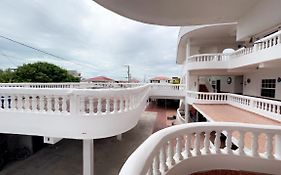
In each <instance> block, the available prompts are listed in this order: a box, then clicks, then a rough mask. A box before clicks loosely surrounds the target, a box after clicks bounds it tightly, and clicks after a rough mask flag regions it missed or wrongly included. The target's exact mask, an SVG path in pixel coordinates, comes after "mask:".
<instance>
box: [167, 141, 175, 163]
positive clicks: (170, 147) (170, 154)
mask: <svg viewBox="0 0 281 175" xmlns="http://www.w3.org/2000/svg"><path fill="white" fill-rule="evenodd" d="M168 162H169V163H170V164H171V165H172V166H173V165H175V159H174V147H173V145H172V143H171V141H168Z"/></svg>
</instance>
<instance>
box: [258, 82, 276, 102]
mask: <svg viewBox="0 0 281 175" xmlns="http://www.w3.org/2000/svg"><path fill="white" fill-rule="evenodd" d="M275 88H276V79H262V82H261V96H262V97H269V98H275Z"/></svg>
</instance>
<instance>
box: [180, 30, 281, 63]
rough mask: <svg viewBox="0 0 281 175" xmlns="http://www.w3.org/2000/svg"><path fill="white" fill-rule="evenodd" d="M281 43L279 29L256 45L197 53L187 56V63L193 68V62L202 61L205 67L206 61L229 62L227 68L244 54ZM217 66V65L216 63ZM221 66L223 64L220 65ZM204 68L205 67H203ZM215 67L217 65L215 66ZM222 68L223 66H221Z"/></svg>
mask: <svg viewBox="0 0 281 175" xmlns="http://www.w3.org/2000/svg"><path fill="white" fill-rule="evenodd" d="M280 44H281V31H278V32H276V33H273V34H271V35H269V36H267V37H264V38H262V39H260V40H258V41H256V42H255V43H254V46H252V47H247V48H241V49H238V50H236V51H234V52H233V53H210V54H197V55H192V56H190V57H188V58H186V60H187V61H186V62H185V64H190V65H188V66H187V67H186V68H187V69H188V68H193V63H202V66H204V68H209V67H205V66H210V65H206V64H204V63H206V62H208V63H219V62H224V61H226V62H228V64H224V66H225V68H226V69H227V68H229V66H231V65H232V64H231V61H232V60H235V59H238V58H240V57H242V56H246V55H249V54H253V53H259V52H260V51H262V50H265V49H270V48H273V47H275V46H277V45H280ZM214 66H216V65H214ZM220 66H221V65H220ZM202 68H203V67H202ZM214 68H215V67H214ZM220 68H221V67H220Z"/></svg>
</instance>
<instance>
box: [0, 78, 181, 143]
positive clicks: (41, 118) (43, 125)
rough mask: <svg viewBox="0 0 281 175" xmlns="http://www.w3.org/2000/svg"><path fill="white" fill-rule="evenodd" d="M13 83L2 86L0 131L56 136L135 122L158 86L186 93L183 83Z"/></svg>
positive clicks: (107, 130) (117, 130) (110, 132)
mask: <svg viewBox="0 0 281 175" xmlns="http://www.w3.org/2000/svg"><path fill="white" fill-rule="evenodd" d="M2 85H3V84H2ZM5 85H7V84H5ZM10 85H11V84H9V87H2V88H0V114H1V117H0V133H12V134H26V135H40V136H46V137H57V138H76V139H95V138H105V137H109V136H114V135H118V134H121V133H123V132H126V131H127V130H129V129H131V128H132V127H134V126H135V125H136V124H137V122H138V120H139V117H140V113H141V112H142V111H143V109H144V107H145V105H146V103H147V99H148V98H149V96H150V95H155V94H154V91H155V92H157V94H156V95H163V96H164V95H165V94H168V95H170V96H172V95H179V94H181V96H182V98H184V96H185V91H184V89H185V88H184V86H182V85H169V84H167V85H154V84H146V85H143V84H133V85H132V84H130V85H129V84H118V85H117V84H114V83H112V84H107V83H106V84H102V83H99V84H94V86H95V87H97V86H98V87H105V88H104V89H100V88H98V89H92V88H93V83H90V84H85V83H70V84H67V83H64V84H59V83H57V84H46V85H44V84H40V85H39V84H38V83H37V84H33V83H26V84H24V85H23V84H17V85H13V86H17V87H10ZM96 85H97V86H96ZM26 86H28V88H26ZM129 86H136V87H130V88H128V87H129ZM73 87H75V88H73ZM108 87H109V88H108ZM121 87H122V88H121ZM157 89H158V91H157ZM62 126H63V127H62Z"/></svg>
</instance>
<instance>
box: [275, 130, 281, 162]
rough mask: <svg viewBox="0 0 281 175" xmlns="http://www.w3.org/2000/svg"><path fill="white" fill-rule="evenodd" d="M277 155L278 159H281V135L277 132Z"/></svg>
mask: <svg viewBox="0 0 281 175" xmlns="http://www.w3.org/2000/svg"><path fill="white" fill-rule="evenodd" d="M274 152H275V157H276V158H277V159H279V160H280V159H281V135H280V134H276V135H275V150H274Z"/></svg>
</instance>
